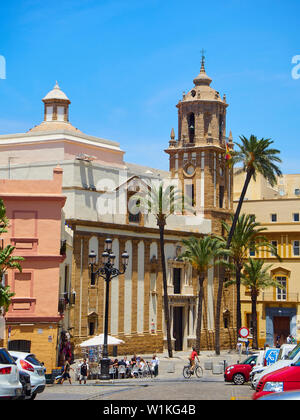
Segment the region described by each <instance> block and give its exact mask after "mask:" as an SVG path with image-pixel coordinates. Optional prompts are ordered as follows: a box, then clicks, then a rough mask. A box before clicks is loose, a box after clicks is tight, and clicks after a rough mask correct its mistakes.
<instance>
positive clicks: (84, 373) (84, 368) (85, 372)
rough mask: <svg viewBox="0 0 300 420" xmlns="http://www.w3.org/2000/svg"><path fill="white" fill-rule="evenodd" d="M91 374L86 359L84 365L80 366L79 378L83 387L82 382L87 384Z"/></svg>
mask: <svg viewBox="0 0 300 420" xmlns="http://www.w3.org/2000/svg"><path fill="white" fill-rule="evenodd" d="M88 372H89V365H88V364H87V361H86V359H83V363H82V364H81V366H80V376H79V383H80V385H81V382H82V381H83V383H84V384H86V380H87V377H88Z"/></svg>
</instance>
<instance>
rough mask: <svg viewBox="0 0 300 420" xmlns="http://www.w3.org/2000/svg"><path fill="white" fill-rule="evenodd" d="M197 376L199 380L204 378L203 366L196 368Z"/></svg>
mask: <svg viewBox="0 0 300 420" xmlns="http://www.w3.org/2000/svg"><path fill="white" fill-rule="evenodd" d="M196 376H197V378H202V376H203V369H202V367H201V366H197V367H196Z"/></svg>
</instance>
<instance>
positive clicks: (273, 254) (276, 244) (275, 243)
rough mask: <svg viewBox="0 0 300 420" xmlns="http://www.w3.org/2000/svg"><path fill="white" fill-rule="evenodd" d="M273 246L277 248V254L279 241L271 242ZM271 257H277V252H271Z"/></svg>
mask: <svg viewBox="0 0 300 420" xmlns="http://www.w3.org/2000/svg"><path fill="white" fill-rule="evenodd" d="M271 244H272V245H273V247H274V248H276V252H278V250H277V246H278V242H277V241H271ZM271 255H272V257H275V256H276V254H275V252H271Z"/></svg>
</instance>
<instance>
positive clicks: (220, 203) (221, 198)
mask: <svg viewBox="0 0 300 420" xmlns="http://www.w3.org/2000/svg"><path fill="white" fill-rule="evenodd" d="M223 204H224V187H223V185H220V188H219V207H220V209H222V208H223Z"/></svg>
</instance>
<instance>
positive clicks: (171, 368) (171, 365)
mask: <svg viewBox="0 0 300 420" xmlns="http://www.w3.org/2000/svg"><path fill="white" fill-rule="evenodd" d="M174 372H175V363H173V362H172V363H169V364H168V368H167V373H174Z"/></svg>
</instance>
